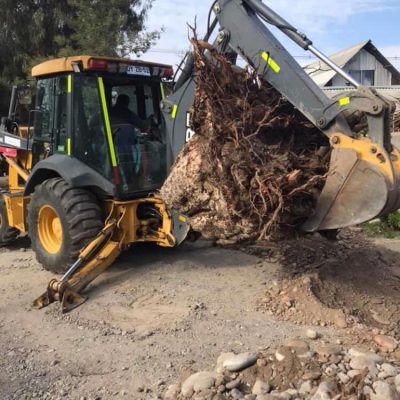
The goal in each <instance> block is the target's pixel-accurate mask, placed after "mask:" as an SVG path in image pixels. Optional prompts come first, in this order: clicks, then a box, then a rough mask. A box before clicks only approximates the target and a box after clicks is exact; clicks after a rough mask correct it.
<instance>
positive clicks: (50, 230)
mask: <svg viewBox="0 0 400 400" xmlns="http://www.w3.org/2000/svg"><path fill="white" fill-rule="evenodd" d="M37 231H38V236H39V240H40V243H41V244H42V246H43V248H44V249H45V250H46V251H47V252H48V253H50V254H57V253H58V252H59V251H60V249H61V245H62V240H63V230H62V225H61V220H60V217H59V216H58V214H57V212H56V210H55V209H54V208H53V207H51V206H49V205H45V206H42V208H41V209H40V210H39V214H38V222H37Z"/></svg>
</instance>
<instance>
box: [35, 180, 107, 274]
mask: <svg viewBox="0 0 400 400" xmlns="http://www.w3.org/2000/svg"><path fill="white" fill-rule="evenodd" d="M27 219H28V232H29V236H30V238H31V242H32V249H33V250H34V252H35V253H36V258H37V260H38V261H39V262H40V263H41V264H42V265H43V267H44V268H45V269H47V270H48V271H52V272H56V273H62V272H64V271H65V270H66V269H67V268H68V267H69V266H70V265H71V264H72V263H73V262H74V261H76V259H77V257H78V254H79V251H80V250H81V249H82V248H83V247H84V246H85V245H86V244H87V243H88V242H90V241H91V240H92V239H93V238H94V237H95V236H96V235H97V234H98V233H99V232H100V231H101V229H102V228H103V226H104V221H103V214H102V211H101V208H100V206H99V204H98V201H97V200H96V198H95V196H94V195H93V194H92V193H90V192H89V191H87V190H84V189H76V188H73V187H71V186H70V185H69V184H68V183H67V182H66V181H64V180H63V179H61V178H52V179H48V180H46V181H44V182H43V183H42V184H41V185H39V186H36V188H35V192H34V193H33V195H32V197H31V201H30V203H29V207H28V218H27Z"/></svg>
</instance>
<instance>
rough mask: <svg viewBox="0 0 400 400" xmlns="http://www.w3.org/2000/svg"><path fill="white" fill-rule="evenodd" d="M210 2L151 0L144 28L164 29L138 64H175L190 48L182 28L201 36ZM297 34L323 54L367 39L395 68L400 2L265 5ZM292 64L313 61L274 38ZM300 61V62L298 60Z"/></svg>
mask: <svg viewBox="0 0 400 400" xmlns="http://www.w3.org/2000/svg"><path fill="white" fill-rule="evenodd" d="M211 3H212V1H211V0H175V1H171V0H154V4H153V8H152V9H151V10H150V11H149V15H148V20H147V27H148V29H150V30H153V29H157V30H159V29H161V28H163V29H164V32H163V33H162V36H161V38H160V40H159V41H158V43H157V45H156V46H154V47H153V48H152V49H151V50H150V52H148V53H147V54H146V55H145V56H143V59H146V60H148V61H158V62H164V63H167V64H172V65H176V64H179V62H180V60H181V58H182V55H183V54H184V53H185V51H186V50H187V49H188V48H189V41H188V27H187V24H188V23H190V24H191V25H193V24H194V21H195V19H196V20H197V26H198V33H199V35H201V34H203V33H204V32H205V27H206V24H207V15H208V11H209V8H210V6H211ZM264 3H265V4H267V5H268V6H269V7H271V8H272V9H273V10H275V11H276V12H278V13H279V14H280V15H281V16H282V17H283V18H285V19H286V20H287V21H289V22H290V23H291V24H292V25H294V26H295V27H296V28H297V29H298V30H300V31H302V32H304V33H306V34H307V36H308V37H309V38H310V39H312V41H313V42H314V45H315V46H316V47H317V48H318V49H319V50H321V51H322V52H324V53H326V54H328V55H329V54H332V53H334V52H335V51H339V50H342V49H345V48H347V47H351V46H353V45H354V44H357V43H359V42H362V41H364V40H367V39H372V41H373V43H374V44H375V46H376V47H377V48H378V49H380V50H381V51H382V52H383V53H384V54H385V55H386V56H387V57H398V59H397V60H394V59H390V61H391V62H392V63H393V64H394V65H396V66H397V68H398V69H400V23H399V21H400V1H399V0H303V1H301V2H299V1H296V0H268V1H267V0H264ZM279 39H280V40H283V42H284V44H285V46H286V47H287V48H288V50H289V51H290V52H291V53H292V55H293V56H296V57H301V58H297V60H298V61H299V62H300V63H301V64H303V65H304V64H307V63H308V62H309V61H310V62H311V61H312V60H311V59H310V60H309V59H308V58H307V57H308V54H309V53H307V52H305V51H304V50H303V49H301V48H299V47H296V45H294V44H293V43H292V42H290V41H289V40H287V39H286V38H283V37H282V36H279ZM303 57H304V58H303Z"/></svg>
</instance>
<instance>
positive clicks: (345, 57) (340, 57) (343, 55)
mask: <svg viewBox="0 0 400 400" xmlns="http://www.w3.org/2000/svg"><path fill="white" fill-rule="evenodd" d="M362 49H365V50H366V51H368V52H370V53H371V54H373V55H374V56H375V57H376V58H377V60H378V61H379V62H380V63H381V64H383V66H384V67H385V68H386V69H388V70H389V71H390V72H391V73H392V74H393V78H394V82H395V84H399V83H400V72H399V71H398V70H397V69H396V68H395V67H394V66H393V65H392V64H391V63H390V62H389V61H388V60H387V59H386V58H385V57H384V55H383V54H382V53H381V52H380V51H379V50H378V49H377V48H376V47H375V46H374V45H373V44H372V41H371V40H365V41H363V42H361V43H358V44H356V45H355V46H352V47H350V48H348V49H345V50H342V51H339V52H337V53H335V54H333V55H332V56H331V57H330V58H331V59H332V60H333V61H334V62H335V63H336V64H337V65H339V67H341V68H343V67H345V66H346V64H348V63H349V62H350V61H351V60H352V59H353V58H354V57H355V56H356V55H357V54H358V53H359V52H360V51H361V50H362ZM304 70H305V71H306V72H307V74H309V75H310V76H311V77H312V78H313V80H314V81H315V82H316V83H317V84H318V85H320V86H325V85H326V84H327V83H328V82H329V81H330V80H331V79H333V78H334V77H335V75H336V72H335V71H333V70H332V69H331V68H329V67H328V66H327V65H326V64H325V63H323V62H322V61H319V60H318V61H315V62H313V63H311V64H309V65H307V66H306V67H304Z"/></svg>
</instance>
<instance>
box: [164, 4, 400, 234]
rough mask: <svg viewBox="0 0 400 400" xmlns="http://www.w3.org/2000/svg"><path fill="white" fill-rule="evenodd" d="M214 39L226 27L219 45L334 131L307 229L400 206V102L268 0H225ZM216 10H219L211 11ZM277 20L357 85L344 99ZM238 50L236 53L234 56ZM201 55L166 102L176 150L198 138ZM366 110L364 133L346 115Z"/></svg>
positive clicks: (190, 62)
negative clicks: (321, 82) (289, 43)
mask: <svg viewBox="0 0 400 400" xmlns="http://www.w3.org/2000/svg"><path fill="white" fill-rule="evenodd" d="M212 11H213V12H214V14H215V19H214V21H213V22H212V23H209V25H210V26H209V29H208V32H207V36H206V39H208V38H209V37H211V35H212V30H213V29H215V28H216V27H217V26H219V33H218V34H217V36H216V39H215V42H214V47H215V48H216V50H217V51H220V52H223V53H225V54H229V56H230V57H231V58H232V59H234V58H235V57H236V56H238V55H240V56H241V58H243V59H244V60H247V61H248V62H249V63H250V64H251V65H252V66H253V67H254V68H255V69H256V70H257V72H258V74H259V76H260V78H262V80H264V81H266V82H268V83H269V84H271V85H272V86H273V87H274V88H275V89H276V90H278V91H279V92H280V93H281V94H282V96H283V97H285V98H286V99H287V100H288V101H290V102H291V103H292V104H293V106H294V107H296V108H297V109H298V110H299V111H301V113H302V114H303V115H304V116H305V117H306V118H307V119H308V120H309V121H310V122H312V123H313V124H314V125H315V126H316V127H318V128H319V129H320V130H321V131H322V132H323V133H324V134H325V135H326V136H327V137H328V138H329V141H330V144H331V146H332V148H333V151H332V158H331V164H330V173H329V176H328V179H327V182H326V185H325V188H324V190H323V192H322V194H321V196H320V198H319V201H318V204H317V207H316V212H315V214H314V215H312V216H310V218H309V219H308V220H307V221H306V223H305V224H304V226H303V229H304V230H306V231H317V230H330V229H337V228H343V227H346V226H351V225H355V224H359V223H362V222H365V221H368V220H370V219H373V218H376V217H378V216H380V215H384V214H387V213H388V212H390V211H392V210H395V209H398V208H399V207H400V196H399V194H398V191H399V175H400V162H399V156H400V154H399V152H398V150H397V149H395V148H393V147H392V145H391V132H390V117H391V113H392V112H393V105H392V104H391V103H389V102H388V101H386V100H385V99H383V98H382V97H381V96H379V95H378V94H377V93H376V92H375V91H374V90H373V89H370V88H366V87H363V86H362V85H360V84H359V83H358V82H357V81H355V80H354V79H353V78H352V77H351V76H349V75H348V74H347V73H346V72H345V71H343V70H342V69H341V68H340V67H339V66H338V65H336V64H335V63H334V62H333V61H332V60H330V59H329V58H328V57H327V56H325V55H324V54H323V53H322V52H320V51H319V50H318V49H316V48H315V47H314V46H313V43H312V41H311V40H310V39H308V38H307V36H306V35H304V34H302V33H300V32H299V31H298V30H297V29H296V28H295V27H293V26H292V25H291V24H289V23H288V22H287V21H285V20H284V19H283V18H282V17H280V16H279V15H277V14H276V13H275V12H274V11H273V10H271V9H270V8H269V7H267V6H266V5H265V4H264V3H263V2H262V1H260V0H217V1H215V2H214V4H213V7H212ZM210 14H211V13H210ZM268 25H271V26H275V27H276V28H278V29H280V30H281V31H282V32H283V33H284V34H285V35H287V36H288V37H289V38H290V39H292V40H293V41H294V42H295V43H296V44H297V45H299V46H300V47H302V48H303V49H304V50H308V51H310V52H312V53H313V54H314V55H315V56H316V57H317V58H319V59H320V60H321V61H322V62H324V63H325V64H327V65H328V66H329V67H330V68H332V69H333V70H335V71H336V72H337V73H338V74H340V75H341V76H342V77H343V78H344V79H346V80H347V81H348V82H349V84H350V85H352V86H354V89H353V90H351V91H349V92H348V93H346V94H345V95H343V97H342V98H340V99H335V100H332V99H329V98H328V97H327V96H326V95H325V93H324V92H323V90H322V89H321V88H320V87H319V86H318V85H317V84H316V83H315V82H314V81H313V80H312V79H311V78H310V77H309V76H308V75H307V74H306V73H305V72H304V70H303V69H302V68H301V67H300V65H299V64H298V63H297V62H296V61H295V60H294V58H293V57H292V56H291V55H290V54H289V52H288V51H287V50H286V49H285V47H284V46H283V45H282V44H281V43H280V42H279V41H278V39H277V38H276V37H275V36H274V35H273V34H272V32H271V31H270V29H269V28H268ZM232 56H233V57H232ZM195 84H196V83H195V77H194V73H193V57H192V55H191V54H189V55H188V56H187V58H186V63H185V65H184V66H183V67H182V71H181V75H180V77H179V79H178V80H177V82H176V84H175V87H174V92H173V94H172V95H171V96H170V97H169V98H167V99H166V100H165V102H164V104H163V110H164V113H165V115H166V120H167V129H168V130H169V135H168V136H169V138H170V140H171V147H172V149H173V153H174V156H176V155H177V153H178V152H179V151H180V150H181V148H182V147H183V146H184V144H185V142H187V141H188V140H190V138H191V136H192V135H193V132H191V130H190V126H188V125H189V124H188V123H187V121H188V112H189V109H190V106H191V104H192V101H193V95H194V89H195ZM349 111H361V112H364V113H365V115H366V116H367V120H368V125H369V134H368V136H367V137H363V138H356V135H355V134H354V133H353V132H352V130H351V128H350V126H349V124H348V123H347V121H346V119H345V117H344V115H345V113H346V112H349Z"/></svg>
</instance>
